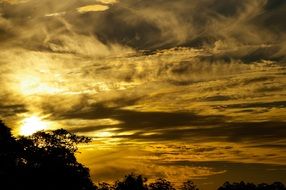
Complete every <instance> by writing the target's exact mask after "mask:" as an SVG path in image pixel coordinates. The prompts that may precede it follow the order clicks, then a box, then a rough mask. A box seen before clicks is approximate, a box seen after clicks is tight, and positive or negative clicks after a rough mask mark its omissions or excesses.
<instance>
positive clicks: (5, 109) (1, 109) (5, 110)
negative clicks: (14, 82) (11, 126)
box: [0, 103, 28, 118]
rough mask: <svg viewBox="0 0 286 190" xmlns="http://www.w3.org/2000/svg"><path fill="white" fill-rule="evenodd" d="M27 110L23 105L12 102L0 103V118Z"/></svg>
mask: <svg viewBox="0 0 286 190" xmlns="http://www.w3.org/2000/svg"><path fill="white" fill-rule="evenodd" d="M25 112H28V109H27V108H26V106H25V105H21V104H14V105H5V104H1V103H0V118H5V117H10V116H14V115H15V114H20V113H25Z"/></svg>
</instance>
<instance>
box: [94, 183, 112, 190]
mask: <svg viewBox="0 0 286 190" xmlns="http://www.w3.org/2000/svg"><path fill="white" fill-rule="evenodd" d="M97 190H114V186H112V185H110V184H109V183H106V182H101V183H98V186H97Z"/></svg>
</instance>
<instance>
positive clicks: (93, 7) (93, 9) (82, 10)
mask: <svg viewBox="0 0 286 190" xmlns="http://www.w3.org/2000/svg"><path fill="white" fill-rule="evenodd" d="M107 9H109V7H108V6H106V5H98V4H95V5H86V6H83V7H79V8H77V11H78V12H79V13H86V12H97V11H106V10H107Z"/></svg>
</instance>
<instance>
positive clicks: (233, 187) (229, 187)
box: [218, 181, 286, 190]
mask: <svg viewBox="0 0 286 190" xmlns="http://www.w3.org/2000/svg"><path fill="white" fill-rule="evenodd" d="M218 190H286V188H285V186H284V185H283V184H282V183H280V182H274V183H273V184H270V185H269V184H266V183H261V184H258V185H255V184H253V183H244V182H243V181H242V182H240V183H232V184H231V183H229V182H225V183H224V184H223V185H222V186H221V187H219V188H218Z"/></svg>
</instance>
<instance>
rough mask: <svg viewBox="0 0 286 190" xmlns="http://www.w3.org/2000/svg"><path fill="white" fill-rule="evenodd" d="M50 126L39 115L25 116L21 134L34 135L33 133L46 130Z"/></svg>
mask: <svg viewBox="0 0 286 190" xmlns="http://www.w3.org/2000/svg"><path fill="white" fill-rule="evenodd" d="M47 128H48V123H47V122H45V121H43V120H42V119H41V118H39V117H37V116H31V117H28V118H25V119H24V120H23V121H22V126H21V128H20V134H21V135H24V136H28V135H32V134H33V133H35V132H37V131H40V130H44V129H47Z"/></svg>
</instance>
